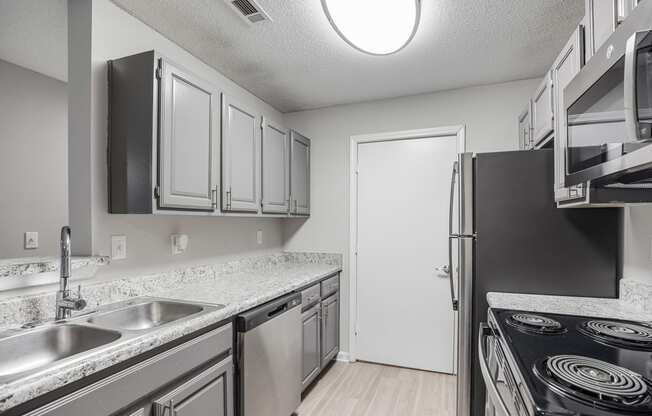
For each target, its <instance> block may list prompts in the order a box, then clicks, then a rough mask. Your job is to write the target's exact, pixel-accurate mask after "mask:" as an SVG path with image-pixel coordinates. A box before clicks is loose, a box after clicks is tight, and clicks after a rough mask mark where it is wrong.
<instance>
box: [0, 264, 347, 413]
mask: <svg viewBox="0 0 652 416" xmlns="http://www.w3.org/2000/svg"><path fill="white" fill-rule="evenodd" d="M340 270H341V256H340V255H329V254H310V253H282V254H278V255H269V256H261V257H253V258H244V259H240V260H237V261H230V262H225V263H215V264H209V265H203V266H196V267H190V268H185V269H178V270H171V271H169V272H165V273H156V274H151V275H147V276H139V277H130V278H124V279H119V280H114V281H111V282H103V283H98V284H96V285H90V286H87V287H86V288H85V293H86V295H85V296H86V297H87V298H88V300H89V305H91V306H89V308H93V307H106V305H107V304H111V303H113V302H118V301H124V300H125V299H131V298H133V297H138V296H144V295H146V296H155V297H164V298H171V299H177V300H187V301H193V302H204V303H212V304H222V305H224V308H222V309H219V310H217V311H212V312H209V313H206V314H203V315H198V316H197V317H195V318H191V319H186V320H182V321H178V322H172V323H169V324H166V325H163V326H160V327H158V328H157V329H156V330H153V331H151V332H149V333H147V334H145V335H143V336H141V337H138V338H136V339H132V340H129V341H128V342H127V341H125V342H116V343H113V344H111V346H110V347H108V348H106V347H100V348H98V349H97V350H94V351H92V353H90V354H89V355H88V358H87V359H85V360H84V361H83V362H71V363H67V362H66V360H62V361H61V362H60V364H59V365H57V366H56V367H52V368H49V369H47V370H43V371H40V372H38V373H36V374H33V375H31V376H29V377H28V378H22V379H20V380H16V381H12V382H9V383H4V384H1V383H0V412H2V411H5V410H7V409H10V408H12V407H14V406H16V405H19V404H21V403H25V402H27V401H29V400H31V399H33V398H36V397H38V396H40V395H43V394H45V393H48V392H50V391H53V390H55V389H58V388H60V387H62V386H64V385H66V384H68V383H71V382H73V381H76V380H79V379H82V378H83V377H85V376H88V375H90V374H93V373H95V372H97V371H100V370H102V369H105V368H108V367H110V366H112V365H115V364H117V363H120V362H122V361H125V360H127V359H129V358H132V357H135V356H137V355H139V354H142V353H144V352H146V351H149V350H151V349H153V348H156V347H158V346H161V345H163V344H166V343H168V342H170V341H173V340H175V339H177V338H180V337H182V336H184V335H187V334H190V333H192V332H195V331H197V330H199V329H201V328H204V327H206V326H209V325H211V324H214V323H217V322H220V321H223V320H225V319H228V318H230V317H232V316H234V315H235V314H237V313H239V312H241V311H244V310H247V309H250V308H252V307H254V306H257V305H260V304H262V303H265V302H267V301H269V300H272V299H274V298H276V297H278V296H281V295H283V294H286V293H289V292H291V291H293V290H296V289H298V288H301V287H303V286H306V285H309V284H310V283H312V282H316V281H318V280H320V279H323V278H324V277H327V276H329V275H331V274H333V273H336V272H338V271H340ZM52 295H53V294H52ZM50 307H51V309H49V308H50ZM50 310H52V311H53V310H54V300H53V299H52V296H51V295H50V294H47V295H46V294H43V295H40V296H39V295H37V296H29V297H22V298H16V299H10V300H8V301H4V302H2V303H0V324H3V325H4V327H5V328H7V327H12V326H14V325H17V324H18V323H20V322H26V321H29V320H30V318H36V319H39V318H44V317H45V318H47V317H48V313H49V311H50ZM1 359H2V358H1V357H0V360H1Z"/></svg>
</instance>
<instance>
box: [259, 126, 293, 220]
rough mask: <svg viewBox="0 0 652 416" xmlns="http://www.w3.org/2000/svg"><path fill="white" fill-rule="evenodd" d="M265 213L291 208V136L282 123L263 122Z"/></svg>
mask: <svg viewBox="0 0 652 416" xmlns="http://www.w3.org/2000/svg"><path fill="white" fill-rule="evenodd" d="M261 143H262V203H261V205H262V209H263V213H277V214H278V213H283V214H285V213H287V212H288V211H289V209H290V136H289V134H288V131H287V130H286V129H284V128H283V127H282V126H281V125H280V124H278V123H275V122H273V121H270V120H269V119H267V118H263V122H262V140H261Z"/></svg>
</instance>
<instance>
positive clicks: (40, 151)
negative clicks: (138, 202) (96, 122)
mask: <svg viewBox="0 0 652 416" xmlns="http://www.w3.org/2000/svg"><path fill="white" fill-rule="evenodd" d="M67 150H68V93H67V88H66V84H65V83H64V82H61V81H59V80H56V79H54V78H50V77H48V76H45V75H43V74H39V73H37V72H33V71H31V70H29V69H25V68H23V67H20V66H17V65H14V64H12V63H9V62H6V61H3V60H0V189H2V198H0V218H1V220H0V236H1V237H2V238H0V258H11V257H27V256H42V255H53V254H55V253H56V252H57V247H58V242H59V230H60V227H61V226H62V225H65V224H66V223H67V222H68V190H67V186H68V176H67V174H68V172H67V168H66V166H67V162H68V154H67ZM25 231H38V233H39V243H40V244H39V248H38V249H35V250H25V249H24V248H23V247H24V233H25Z"/></svg>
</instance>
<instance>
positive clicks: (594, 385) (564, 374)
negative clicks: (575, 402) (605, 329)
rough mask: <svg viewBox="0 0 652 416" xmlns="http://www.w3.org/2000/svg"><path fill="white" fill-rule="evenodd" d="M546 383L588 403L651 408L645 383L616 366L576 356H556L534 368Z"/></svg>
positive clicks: (640, 377) (628, 371) (628, 408)
mask: <svg viewBox="0 0 652 416" xmlns="http://www.w3.org/2000/svg"><path fill="white" fill-rule="evenodd" d="M535 372H536V373H537V375H538V376H539V377H540V378H541V379H542V380H543V381H544V382H545V383H547V384H548V385H550V386H551V387H554V388H556V389H557V390H559V391H561V392H562V393H564V394H566V395H567V396H570V397H572V398H575V399H579V400H581V401H584V402H587V403H588V404H590V405H599V406H602V407H606V408H611V409H616V410H627V411H637V412H638V411H641V412H646V413H647V414H649V413H648V412H650V411H651V409H650V405H651V404H652V400H651V397H650V387H649V382H648V381H647V380H645V378H643V376H641V375H640V374H637V373H635V372H633V371H631V370H628V369H626V368H623V367H619V366H617V365H613V364H609V363H607V362H604V361H600V360H596V359H593V358H588V357H581V356H578V355H556V356H554V357H550V358H547V359H545V360H543V361H542V362H540V363H539V364H538V365H537V367H535Z"/></svg>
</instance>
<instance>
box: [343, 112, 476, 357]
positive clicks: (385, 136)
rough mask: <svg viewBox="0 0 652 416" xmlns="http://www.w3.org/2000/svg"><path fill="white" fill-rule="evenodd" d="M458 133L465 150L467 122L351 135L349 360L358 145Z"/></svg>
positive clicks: (353, 328) (354, 311) (354, 305)
mask: <svg viewBox="0 0 652 416" xmlns="http://www.w3.org/2000/svg"><path fill="white" fill-rule="evenodd" d="M443 136H457V151H458V153H464V152H465V151H466V126H465V125H464V124H458V125H452V126H444V127H432V128H425V129H417V130H401V131H391V132H382V133H371V134H360V135H355V136H351V138H350V152H349V153H350V160H349V201H350V203H349V282H350V283H349V354H348V361H350V362H355V361H357V354H356V343H357V339H356V333H357V328H358V300H357V296H358V254H357V252H358V148H359V145H361V144H364V143H374V142H388V141H395V140H414V139H425V138H437V137H443Z"/></svg>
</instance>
